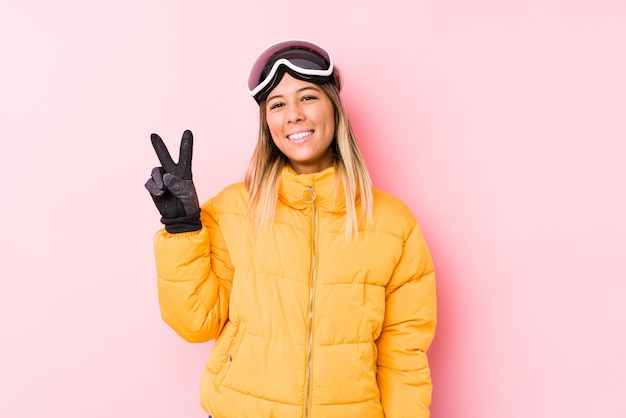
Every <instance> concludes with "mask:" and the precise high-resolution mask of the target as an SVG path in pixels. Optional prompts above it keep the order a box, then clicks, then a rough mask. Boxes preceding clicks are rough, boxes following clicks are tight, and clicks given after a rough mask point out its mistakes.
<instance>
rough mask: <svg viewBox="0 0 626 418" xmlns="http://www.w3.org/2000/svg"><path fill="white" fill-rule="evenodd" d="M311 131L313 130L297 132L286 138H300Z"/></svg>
mask: <svg viewBox="0 0 626 418" xmlns="http://www.w3.org/2000/svg"><path fill="white" fill-rule="evenodd" d="M312 133H313V131H306V132H299V133H297V134H293V135H289V136H288V137H287V138H289V139H292V140H295V139H302V138H304V137H307V136H309V135H311V134H312Z"/></svg>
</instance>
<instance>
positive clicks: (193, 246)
mask: <svg viewBox="0 0 626 418" xmlns="http://www.w3.org/2000/svg"><path fill="white" fill-rule="evenodd" d="M201 221H202V229H200V230H199V231H193V232H183V233H180V234H170V233H168V232H167V231H165V229H162V230H160V231H159V232H157V234H156V236H155V237H154V251H155V258H156V271H157V286H158V296H159V306H160V309H161V316H162V317H163V320H164V321H165V322H166V323H167V324H168V325H169V326H171V327H172V328H173V329H174V330H175V331H176V332H177V333H178V334H179V335H180V336H181V337H182V338H183V339H185V340H187V341H189V342H204V341H209V340H211V339H213V338H215V337H217V335H218V334H219V332H220V331H221V329H222V328H223V326H224V324H225V323H226V321H227V320H228V299H229V295H230V290H231V288H232V270H233V269H232V265H231V262H230V257H229V254H228V251H227V250H226V245H225V242H224V238H223V236H222V233H221V230H220V227H219V224H218V222H217V220H216V217H215V215H214V213H213V211H212V207H211V203H210V202H208V203H207V204H205V205H204V207H203V208H202V214H201Z"/></svg>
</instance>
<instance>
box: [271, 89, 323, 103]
mask: <svg viewBox="0 0 626 418" xmlns="http://www.w3.org/2000/svg"><path fill="white" fill-rule="evenodd" d="M305 90H315V91H317V92H321V91H322V90H321V89H320V88H319V87H317V86H306V87H302V88H300V89H298V90H296V93H302V92H303V91H305ZM279 97H283V95H282V94H275V95H273V96H269V97H268V98H267V99H265V101H266V102H269V101H270V100H272V99H277V98H279Z"/></svg>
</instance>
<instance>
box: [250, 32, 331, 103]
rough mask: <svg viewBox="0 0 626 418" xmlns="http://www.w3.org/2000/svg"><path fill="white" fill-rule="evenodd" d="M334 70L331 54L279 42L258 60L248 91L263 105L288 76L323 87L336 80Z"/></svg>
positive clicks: (305, 43) (309, 45) (316, 47)
mask: <svg viewBox="0 0 626 418" xmlns="http://www.w3.org/2000/svg"><path fill="white" fill-rule="evenodd" d="M333 68H334V67H333V59H332V58H331V56H330V53H329V52H328V51H326V50H325V49H324V48H322V47H321V46H319V45H317V44H314V43H312V42H308V41H301V40H289V41H283V42H279V43H277V44H274V45H272V46H270V47H269V48H267V49H266V50H265V51H263V52H262V53H261V54H260V55H259V56H258V57H257V59H256V61H255V62H254V65H253V66H252V69H251V70H250V76H249V77H248V90H249V92H250V95H251V96H252V97H254V99H255V100H256V102H257V103H261V102H262V101H263V100H265V99H266V98H267V95H268V94H269V92H270V91H272V90H273V89H274V87H276V86H277V85H278V83H280V80H281V79H282V76H283V74H285V72H287V73H289V74H290V75H292V76H293V77H295V78H297V79H299V80H303V81H310V82H312V83H315V84H323V83H326V82H328V81H332V80H333Z"/></svg>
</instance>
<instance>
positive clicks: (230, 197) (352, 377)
mask: <svg viewBox="0 0 626 418" xmlns="http://www.w3.org/2000/svg"><path fill="white" fill-rule="evenodd" d="M340 87H341V83H340V77H339V74H338V72H337V70H336V69H335V68H334V66H333V61H332V58H331V56H330V54H329V53H328V52H327V51H325V50H324V49H323V48H321V47H320V46H318V45H316V44H313V43H311V42H306V41H285V42H281V43H278V44H275V45H273V46H271V47H270V48H268V49H267V50H266V51H264V52H263V53H262V54H261V55H260V56H259V57H258V58H257V60H256V62H255V64H254V66H253V68H252V70H251V73H250V79H249V88H250V93H251V95H252V96H253V97H254V99H255V100H256V101H257V103H258V104H259V108H260V125H259V128H260V129H259V139H258V143H257V146H256V149H255V151H254V154H253V157H252V160H251V162H250V166H249V168H248V172H247V174H246V178H245V182H243V183H238V184H234V185H231V186H229V187H227V188H226V189H224V190H223V191H222V192H221V193H219V194H218V195H217V196H215V197H214V198H212V199H211V200H209V201H208V202H206V203H205V204H204V205H203V206H202V209H201V210H200V208H199V206H198V199H197V197H196V192H195V189H194V187H193V181H192V176H191V154H192V141H193V139H192V135H191V132H189V131H186V132H185V133H184V135H183V139H182V141H181V149H180V159H179V162H178V163H177V164H176V163H174V162H173V160H172V159H171V157H170V155H169V153H168V152H167V149H166V147H165V145H164V144H163V141H162V140H161V139H160V138H159V137H158V135H155V134H153V135H152V142H153V145H154V148H155V150H156V152H157V155H158V156H159V159H160V161H161V164H162V167H157V168H155V169H154V170H153V171H152V177H151V178H150V179H149V180H148V183H146V187H147V189H148V190H149V191H150V193H151V195H152V197H153V199H154V201H155V204H156V206H157V208H158V209H159V211H160V212H161V215H162V218H161V221H162V222H163V224H164V225H165V229H164V230H161V231H159V232H158V233H157V235H156V237H155V254H156V265H157V275H158V290H159V303H160V306H161V312H162V316H163V319H164V320H165V321H166V322H167V323H168V324H169V325H170V326H171V327H172V328H173V329H174V330H175V331H176V332H177V333H178V334H180V335H181V336H182V337H183V338H184V339H185V340H187V341H191V342H203V341H209V340H211V339H214V338H215V339H216V341H215V345H214V347H213V352H212V353H211V356H210V358H209V361H208V363H207V365H206V368H205V371H204V374H203V378H202V383H201V402H202V405H203V407H204V409H205V410H206V411H207V413H209V414H211V415H210V416H212V417H216V418H229V417H234V418H240V417H307V418H308V417H310V418H317V417H324V418H332V417H342V418H343V417H360V418H364V417H372V418H381V417H428V416H429V404H430V400H431V388H432V385H431V379H430V370H429V366H428V360H427V356H426V352H427V350H428V347H429V345H430V343H431V341H432V339H433V336H434V330H435V323H436V296H435V275H434V271H433V263H432V259H431V256H430V253H429V250H428V247H427V245H426V242H425V240H424V236H423V235H422V232H421V230H420V228H419V226H418V224H417V223H416V220H415V218H414V217H413V215H412V214H411V212H410V211H409V209H408V208H407V207H406V205H404V204H403V203H402V202H401V201H400V200H398V199H397V198H395V197H393V196H391V195H389V194H386V193H384V192H382V191H380V190H377V189H376V188H374V187H373V186H372V184H371V180H370V177H369V174H368V172H367V169H366V167H365V163H364V161H363V157H362V155H361V152H360V150H359V147H358V144H357V142H356V139H355V137H354V134H353V132H352V129H351V127H350V123H349V121H348V118H347V116H346V112H345V110H344V108H343V105H342V103H341V100H340V97H339V90H340Z"/></svg>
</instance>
